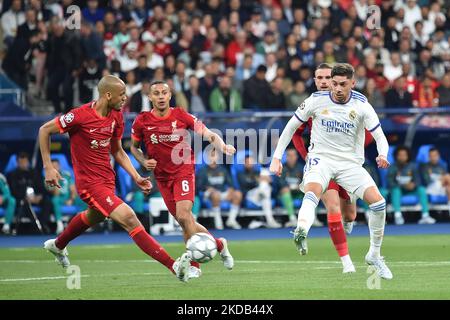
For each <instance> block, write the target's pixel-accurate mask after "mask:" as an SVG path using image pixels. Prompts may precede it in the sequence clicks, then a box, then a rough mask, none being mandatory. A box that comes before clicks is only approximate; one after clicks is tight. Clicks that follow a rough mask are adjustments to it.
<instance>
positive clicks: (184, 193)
mask: <svg viewBox="0 0 450 320" xmlns="http://www.w3.org/2000/svg"><path fill="white" fill-rule="evenodd" d="M187 194H189V192H183V193H182V194H181V196H182V197H183V196H185V195H187Z"/></svg>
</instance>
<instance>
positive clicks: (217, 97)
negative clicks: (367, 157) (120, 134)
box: [0, 0, 450, 233]
mask: <svg viewBox="0 0 450 320" xmlns="http://www.w3.org/2000/svg"><path fill="white" fill-rule="evenodd" d="M72 5H76V6H78V8H80V12H78V11H77V10H75V11H73V8H74V7H71V6H72ZM371 5H377V6H378V8H379V9H380V11H381V16H380V24H379V26H378V25H377V23H376V15H375V16H374V15H373V12H372V13H371V11H369V10H368V8H369V6H371ZM75 8H76V7H75ZM0 12H1V16H0V22H1V23H0V35H1V37H2V44H1V45H0V51H1V49H3V54H2V55H0V59H2V64H1V66H2V69H3V71H4V72H5V73H6V75H7V76H8V77H9V78H10V79H11V80H13V81H14V82H15V83H17V84H18V85H19V86H20V87H21V88H22V89H23V90H25V91H28V92H29V94H32V95H35V96H38V97H40V98H44V99H47V100H49V101H51V103H52V105H53V107H54V113H61V112H64V111H67V110H68V109H70V108H72V107H73V106H74V105H77V104H81V103H85V102H88V101H90V100H92V99H95V98H96V97H97V96H98V93H97V92H96V89H95V88H96V85H97V82H98V81H99V79H100V78H101V77H102V76H103V75H105V74H113V75H117V76H119V77H120V78H121V79H123V80H124V81H125V83H126V86H127V96H128V101H127V104H126V106H125V111H126V112H140V111H146V110H149V109H150V108H151V106H150V102H149V100H148V98H147V95H148V93H149V89H150V83H151V81H153V80H166V81H167V82H168V84H169V86H170V87H171V90H172V92H173V95H172V99H173V101H172V105H177V106H181V107H183V108H185V109H186V110H187V111H189V112H193V113H196V112H205V111H206V112H218V111H221V112H239V111H241V110H244V109H247V110H261V109H263V110H294V109H295V108H297V106H298V105H299V104H300V103H301V101H303V100H304V99H305V98H306V97H308V96H309V94H311V93H312V92H314V91H316V88H315V84H314V80H313V72H314V70H315V68H316V67H317V65H319V64H320V63H324V62H326V63H334V62H347V63H350V64H351V65H353V66H354V68H355V70H356V89H357V90H358V91H360V92H362V93H364V94H365V95H366V96H367V98H368V100H369V102H370V103H371V104H372V105H373V106H374V107H375V108H391V107H392V108H394V107H411V106H414V107H417V108H429V107H438V106H450V3H449V2H448V1H444V0H435V1H433V0H406V1H403V0H384V1H380V0H311V1H296V0H279V1H277V0H260V1H250V0H230V1H220V0H184V1H177V0H174V1H170V0H169V1H163V0H159V1H158V0H111V1H102V0H84V1H83V0H80V1H76V0H59V1H56V0H53V1H51V0H50V1H42V0H4V1H3V2H1V3H0ZM78 13H79V14H78ZM373 19H375V20H373ZM369 20H371V21H372V22H373V21H375V22H374V25H373V27H374V28H372V29H369V28H368V21H369ZM78 22H79V23H78ZM74 26H75V27H74ZM74 88H76V90H74ZM436 153H437V155H436ZM27 158H28V156H27V155H26V154H20V155H19V156H18V160H17V161H18V167H17V169H15V170H14V171H13V172H9V173H8V178H4V177H2V178H1V179H0V187H1V188H0V206H1V207H3V208H4V210H5V212H6V214H5V223H4V225H3V232H5V233H8V232H9V231H10V225H11V223H12V221H13V217H14V214H15V213H16V214H17V212H18V210H26V209H27V204H28V203H32V204H33V205H36V206H40V208H41V215H40V216H42V217H44V218H43V224H44V225H47V224H48V222H49V221H50V220H49V216H50V215H51V214H54V215H55V221H56V223H57V230H56V231H57V232H60V231H61V230H62V226H61V222H60V221H61V206H63V205H68V204H73V203H74V202H77V201H78V200H79V199H77V197H76V193H75V192H74V188H73V182H71V181H72V180H73V177H72V178H70V177H67V179H66V181H67V186H65V188H64V189H63V190H61V191H59V192H55V191H54V190H46V189H45V188H44V187H43V184H42V177H38V178H37V177H35V176H33V175H32V174H31V173H29V172H28V170H29V163H28V160H25V159H27ZM287 158H288V159H287V165H286V172H285V174H284V176H283V177H281V179H278V178H274V177H268V176H267V175H266V173H265V171H264V170H261V171H260V170H259V169H255V168H254V159H252V158H251V157H248V158H247V159H246V161H245V163H246V164H245V170H243V171H242V172H240V174H239V175H238V176H236V177H235V179H236V181H237V182H238V183H239V185H240V188H239V189H236V188H235V186H236V183H235V182H236V181H233V178H234V177H231V176H230V172H228V169H229V168H226V167H224V168H221V167H220V165H219V166H217V165H214V164H212V165H209V166H205V167H203V168H201V169H200V170H199V172H198V175H199V176H198V178H197V179H198V181H200V182H199V183H200V184H199V186H198V188H197V190H198V195H197V198H196V204H195V205H194V214H196V215H198V213H199V212H200V208H201V207H206V208H207V209H208V210H210V211H211V213H212V216H213V217H214V222H215V226H216V228H219V229H220V228H223V227H224V225H223V221H222V218H221V210H222V209H221V208H222V203H223V202H224V201H225V202H229V204H228V206H227V207H226V209H225V210H227V211H229V215H228V218H227V220H226V221H225V226H226V227H230V228H240V225H239V223H238V221H237V217H238V215H239V211H240V209H241V208H242V207H249V206H251V205H249V202H250V203H252V202H253V205H256V206H257V207H261V208H262V210H263V212H264V216H265V223H266V226H268V227H280V226H281V224H280V221H277V220H275V219H274V217H273V212H272V207H273V202H274V201H275V202H278V204H279V205H280V206H282V207H283V208H284V209H285V210H286V212H287V214H288V217H289V220H288V221H287V225H288V226H289V225H292V224H295V221H296V219H295V211H294V210H295V208H298V203H296V202H295V200H296V199H301V196H302V195H301V194H298V192H297V191H296V190H297V188H296V187H295V186H298V183H299V181H301V178H302V172H303V168H302V166H301V165H299V164H298V161H297V159H298V155H297V154H296V152H295V150H290V151H288V157H287ZM433 159H434V160H433ZM412 160H413V159H412V158H411V155H410V151H409V150H407V149H406V150H405V149H401V148H397V152H396V164H395V165H394V166H393V167H392V168H391V169H390V171H389V178H388V186H387V189H386V190H385V191H386V193H389V194H390V199H391V200H390V201H391V203H392V206H393V208H394V212H395V213H394V218H395V223H397V224H402V223H404V218H403V215H402V213H401V202H400V199H401V197H402V195H403V194H410V193H414V194H417V196H418V197H419V199H420V205H421V208H422V218H421V219H420V221H421V223H433V222H434V220H433V219H432V218H431V217H430V216H429V208H428V197H429V196H430V195H433V194H434V193H436V192H440V193H442V190H444V193H446V195H447V196H448V195H449V193H450V187H449V186H450V181H449V180H450V179H449V176H448V171H447V168H446V167H445V166H442V165H440V162H439V151H438V150H436V149H433V150H430V161H429V162H427V163H424V164H422V165H420V166H419V165H418V164H415V163H414V162H413V161H412ZM368 165H370V164H368ZM368 170H369V169H368ZM375 171H376V170H375ZM14 175H18V176H17V177H15V176H14ZM374 175H376V173H374ZM19 176H20V177H22V178H20V177H19ZM19 178H20V179H19ZM270 179H276V180H277V181H271V180H270ZM18 181H20V184H21V185H18V183H17V182H18ZM269 184H271V185H275V184H276V185H277V187H273V188H267V186H268V185H269ZM8 185H9V187H8ZM27 187H31V188H32V190H33V193H27ZM151 196H158V191H157V190H156V189H155V190H153V192H152V194H151ZM131 197H132V198H131V199H130V203H132V205H133V207H134V209H135V210H136V212H140V213H143V211H144V203H145V201H147V200H148V198H146V197H145V196H144V195H143V194H141V193H139V192H138V191H137V190H134V191H133V192H132V193H131ZM58 222H59V223H58ZM258 225H261V224H258V221H256V222H255V223H254V224H253V226H254V227H257V226H258Z"/></svg>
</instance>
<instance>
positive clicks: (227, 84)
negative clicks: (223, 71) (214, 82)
mask: <svg viewBox="0 0 450 320" xmlns="http://www.w3.org/2000/svg"><path fill="white" fill-rule="evenodd" d="M209 106H210V108H211V110H212V111H215V112H238V111H241V110H242V99H241V94H240V93H239V92H238V91H237V90H235V89H232V88H231V79H230V77H228V76H222V77H221V78H220V81H219V87H217V88H215V89H214V90H213V91H212V92H211V95H210V96H209Z"/></svg>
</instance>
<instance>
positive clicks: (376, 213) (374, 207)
mask: <svg viewBox="0 0 450 320" xmlns="http://www.w3.org/2000/svg"><path fill="white" fill-rule="evenodd" d="M364 201H365V202H366V203H367V204H369V209H370V211H369V231H370V249H369V252H368V253H367V255H366V258H365V260H366V263H367V264H369V265H373V266H374V267H375V268H376V269H377V273H378V275H379V276H380V277H381V278H383V279H392V273H391V271H390V270H389V268H388V267H387V266H386V264H385V263H384V259H383V257H382V256H381V254H380V251H381V244H382V242H383V235H384V225H385V220H386V201H385V200H384V198H383V196H382V195H381V194H380V192H379V191H378V188H377V187H376V186H372V187H369V188H367V189H366V190H365V191H364Z"/></svg>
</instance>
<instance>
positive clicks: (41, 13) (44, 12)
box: [29, 0, 53, 22]
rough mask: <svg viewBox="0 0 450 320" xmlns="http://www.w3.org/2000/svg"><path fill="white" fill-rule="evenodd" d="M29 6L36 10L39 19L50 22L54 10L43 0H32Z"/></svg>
mask: <svg viewBox="0 0 450 320" xmlns="http://www.w3.org/2000/svg"><path fill="white" fill-rule="evenodd" d="M29 7H30V8H32V9H33V10H34V11H35V12H36V15H37V20H38V21H44V22H48V21H49V20H50V18H51V17H52V16H53V12H52V11H51V10H49V9H47V8H46V7H45V6H43V5H42V0H30V1H29Z"/></svg>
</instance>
